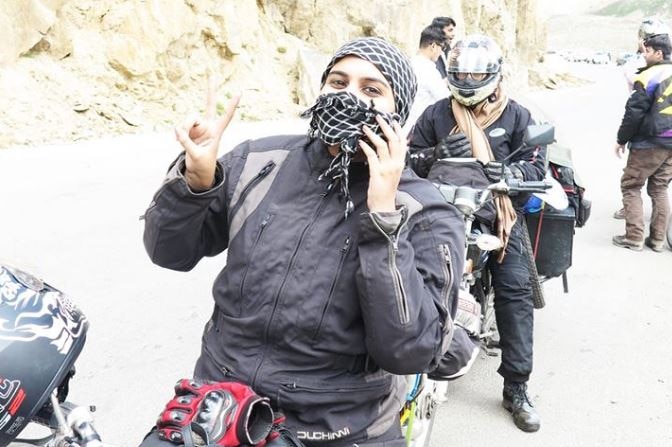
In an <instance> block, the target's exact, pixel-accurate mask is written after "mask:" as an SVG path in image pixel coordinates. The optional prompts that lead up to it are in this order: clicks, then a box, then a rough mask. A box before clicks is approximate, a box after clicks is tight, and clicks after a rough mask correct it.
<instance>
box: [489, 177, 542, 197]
mask: <svg viewBox="0 0 672 447" xmlns="http://www.w3.org/2000/svg"><path fill="white" fill-rule="evenodd" d="M551 187H552V185H551V184H550V183H548V182H545V181H543V180H529V181H525V180H519V179H508V180H502V181H500V182H498V183H494V184H492V185H490V186H489V187H488V189H490V190H491V191H494V192H499V193H504V194H511V193H520V192H526V193H535V192H536V193H543V192H546V191H547V190H549V189H551Z"/></svg>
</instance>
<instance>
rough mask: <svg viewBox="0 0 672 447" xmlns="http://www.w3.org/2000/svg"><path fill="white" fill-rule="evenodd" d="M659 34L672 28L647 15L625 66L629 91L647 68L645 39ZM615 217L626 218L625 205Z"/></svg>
mask: <svg viewBox="0 0 672 447" xmlns="http://www.w3.org/2000/svg"><path fill="white" fill-rule="evenodd" d="M657 35H668V36H669V35H670V30H669V28H668V27H667V25H665V23H664V22H663V21H662V20H660V19H659V18H657V17H647V18H645V19H644V20H642V23H641V24H640V25H639V31H638V32H637V57H635V58H633V59H631V60H630V62H628V63H626V64H625V65H624V66H623V74H624V75H625V80H626V81H627V83H628V91H629V92H632V90H633V86H634V83H635V79H636V78H637V75H639V74H640V73H641V72H642V71H643V70H645V69H646V68H647V64H646V59H645V57H644V53H645V49H644V41H645V40H646V39H648V38H650V37H653V36H657ZM614 219H619V220H622V219H625V207H621V209H619V210H618V211H616V212H614Z"/></svg>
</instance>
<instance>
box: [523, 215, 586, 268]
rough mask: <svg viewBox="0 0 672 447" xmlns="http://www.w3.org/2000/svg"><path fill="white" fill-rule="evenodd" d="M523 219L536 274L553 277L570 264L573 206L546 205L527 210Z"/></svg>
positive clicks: (573, 220) (572, 237) (574, 220)
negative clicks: (557, 208) (535, 266)
mask: <svg viewBox="0 0 672 447" xmlns="http://www.w3.org/2000/svg"><path fill="white" fill-rule="evenodd" d="M526 219H527V228H528V230H529V232H530V242H532V249H533V250H534V253H536V258H535V261H536V264H537V271H538V272H539V275H541V276H545V277H546V278H555V277H556V276H560V275H562V274H563V273H565V271H567V269H568V268H569V267H571V266H572V248H573V242H574V224H575V222H576V214H575V210H574V208H573V207H571V206H568V207H567V208H565V209H564V210H556V209H555V208H553V207H550V206H548V205H547V206H546V207H545V208H544V209H542V210H541V211H540V212H537V213H532V214H527V215H526ZM540 222H541V224H540ZM537 233H538V234H539V237H538V238H537Z"/></svg>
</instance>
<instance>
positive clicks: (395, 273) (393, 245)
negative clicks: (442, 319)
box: [371, 218, 411, 325]
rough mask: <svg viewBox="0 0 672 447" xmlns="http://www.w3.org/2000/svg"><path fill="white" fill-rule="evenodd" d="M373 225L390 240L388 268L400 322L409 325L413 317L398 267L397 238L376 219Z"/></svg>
mask: <svg viewBox="0 0 672 447" xmlns="http://www.w3.org/2000/svg"><path fill="white" fill-rule="evenodd" d="M371 220H372V221H373V224H374V225H375V226H376V228H378V230H379V231H380V232H381V233H382V234H384V235H385V238H386V239H387V240H388V242H389V244H388V245H387V253H388V258H389V262H388V263H387V267H388V269H389V271H390V276H391V277H392V282H393V283H394V295H395V297H396V300H397V310H398V312H399V321H400V322H401V324H402V325H405V324H408V322H409V321H411V315H410V312H409V310H408V299H407V297H406V291H405V290H404V281H403V279H402V277H401V272H400V271H399V268H398V267H397V256H396V255H397V252H398V251H399V242H398V240H397V236H390V235H387V233H385V231H383V229H382V228H380V225H378V223H377V222H376V220H375V219H373V218H371ZM401 229H402V228H399V229H398V230H397V233H400V232H401Z"/></svg>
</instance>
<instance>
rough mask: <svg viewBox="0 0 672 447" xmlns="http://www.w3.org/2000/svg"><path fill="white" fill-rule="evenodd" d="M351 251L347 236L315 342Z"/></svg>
mask: <svg viewBox="0 0 672 447" xmlns="http://www.w3.org/2000/svg"><path fill="white" fill-rule="evenodd" d="M349 250H350V236H347V237H346V238H345V243H344V244H343V247H341V259H340V260H339V261H338V268H337V269H336V276H335V277H334V280H333V281H332V283H331V287H330V288H329V296H328V297H327V302H326V303H324V307H323V308H322V316H321V317H320V322H319V323H318V325H317V328H316V329H315V332H313V340H314V339H315V338H316V337H317V334H318V333H319V332H320V329H321V328H322V323H323V322H324V317H325V315H326V314H327V308H328V307H329V303H330V302H331V299H332V298H333V296H334V291H335V290H336V283H337V282H338V278H339V276H341V270H342V269H343V264H344V263H345V257H346V255H347V254H348V251H349Z"/></svg>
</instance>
